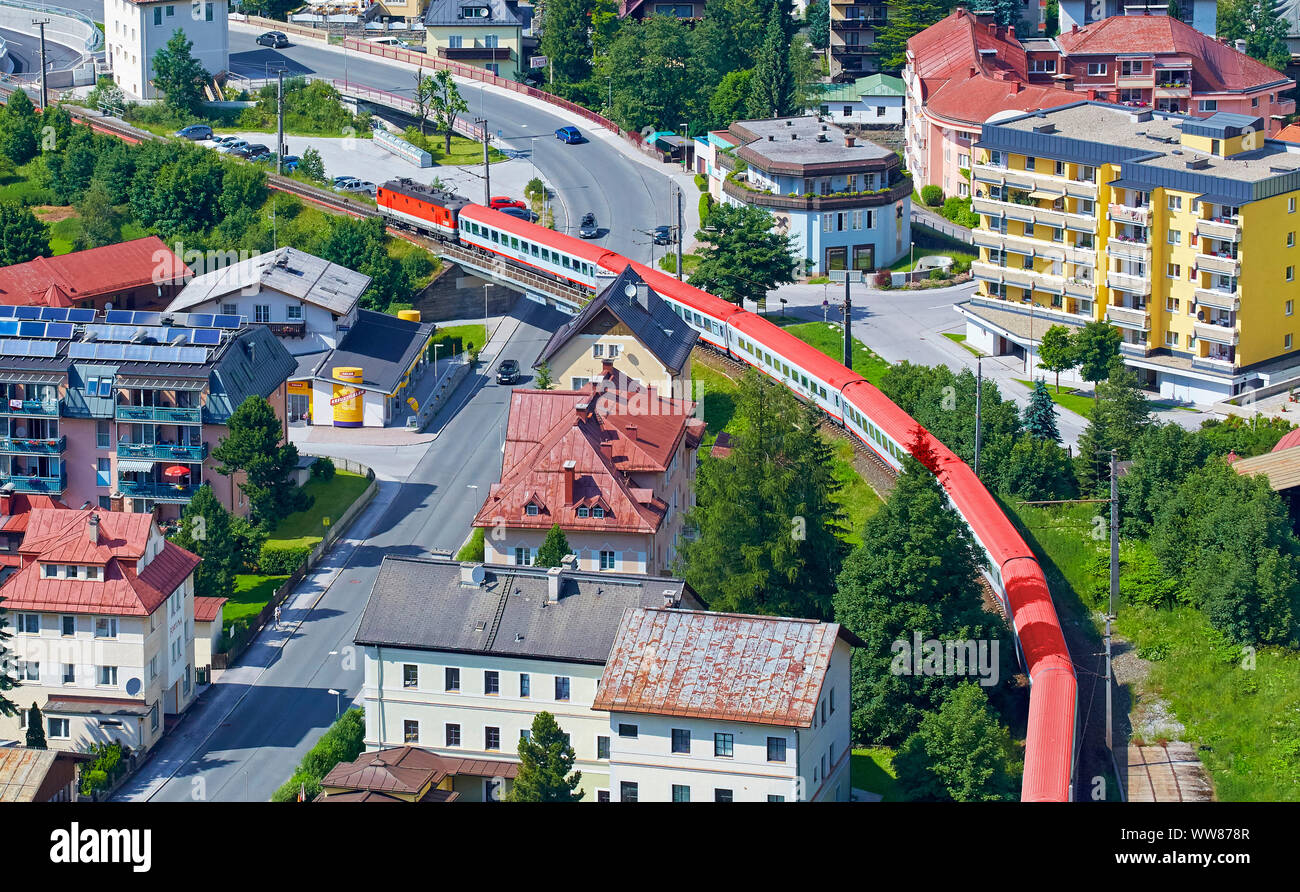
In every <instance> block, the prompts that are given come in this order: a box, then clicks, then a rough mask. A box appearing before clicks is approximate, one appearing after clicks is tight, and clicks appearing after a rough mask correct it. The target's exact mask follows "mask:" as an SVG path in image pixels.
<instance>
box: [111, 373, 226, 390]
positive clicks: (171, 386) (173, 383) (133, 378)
mask: <svg viewBox="0 0 1300 892" xmlns="http://www.w3.org/2000/svg"><path fill="white" fill-rule="evenodd" d="M207 383H208V379H207V377H206V376H205V377H203V378H162V377H159V376H157V375H118V376H117V386H118V387H139V388H143V389H144V390H202V389H203V388H204V387H206V386H207Z"/></svg>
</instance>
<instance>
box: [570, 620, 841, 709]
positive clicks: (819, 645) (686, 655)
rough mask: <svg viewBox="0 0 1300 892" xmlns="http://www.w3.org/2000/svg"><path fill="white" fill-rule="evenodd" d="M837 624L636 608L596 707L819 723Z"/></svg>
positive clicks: (602, 682)
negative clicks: (816, 713)
mask: <svg viewBox="0 0 1300 892" xmlns="http://www.w3.org/2000/svg"><path fill="white" fill-rule="evenodd" d="M837 637H838V638H843V639H844V640H845V641H847V642H848V643H849V644H850V645H853V646H861V644H862V642H861V641H860V640H859V639H858V638H857V637H856V636H854V635H853V634H852V633H851V632H848V631H847V630H845V629H842V628H841V627H840V626H839V624H838V623H823V622H819V621H817V620H810V619H786V618H781V617H773V616H749V615H745V614H737V613H710V612H705V611H697V610H679V609H669V608H645V607H638V608H629V609H627V610H625V611H624V612H623V620H622V623H621V624H620V625H619V629H618V634H617V636H616V637H615V639H614V647H613V649H612V650H611V651H610V655H609V660H608V661H607V662H606V664H605V674H604V675H603V676H602V677H601V680H600V688H599V692H598V693H597V695H596V701H595V702H594V703H593V704H592V709H600V710H606V711H610V712H639V713H647V714H653V715H679V716H691V717H694V718H709V719H720V720H725V721H732V722H752V723H755V724H762V725H785V726H789V727H795V728H807V727H811V725H812V721H813V713H814V711H815V710H816V708H817V701H818V698H819V697H820V696H821V690H822V684H823V683H824V682H825V680H826V672H827V670H828V669H829V667H830V660H831V652H832V650H833V649H834V647H835V640H836V638H837Z"/></svg>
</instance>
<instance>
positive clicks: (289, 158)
mask: <svg viewBox="0 0 1300 892" xmlns="http://www.w3.org/2000/svg"><path fill="white" fill-rule="evenodd" d="M267 160H269V161H270V162H271V163H272V164H274V163H275V154H274V153H272V155H271V157H270V158H269V159H267ZM300 161H302V159H301V158H299V157H298V156H297V155H285V156H284V157H283V158H281V159H280V169H281V170H295V169H297V167H298V163H299V162H300Z"/></svg>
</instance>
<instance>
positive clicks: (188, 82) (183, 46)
mask: <svg viewBox="0 0 1300 892" xmlns="http://www.w3.org/2000/svg"><path fill="white" fill-rule="evenodd" d="M193 49H194V43H193V42H192V41H191V40H190V39H189V38H188V37H186V36H185V32H184V31H182V30H181V29H180V28H177V29H176V33H174V34H172V36H171V38H170V39H169V40H168V41H167V45H166V46H164V47H163V48H162V49H160V50H159V51H158V52H156V53H154V56H153V83H154V86H155V87H157V88H158V89H159V90H162V92H163V100H164V101H165V102H166V103H167V106H168V108H170V109H172V110H173V111H175V112H177V113H178V114H186V115H192V114H195V113H197V111H198V109H199V105H200V104H201V103H202V102H203V85H204V84H205V83H206V82H207V81H209V80H211V75H209V74H208V72H206V71H204V70H203V66H202V65H200V64H199V61H198V59H195V58H194V54H193V52H192V51H193Z"/></svg>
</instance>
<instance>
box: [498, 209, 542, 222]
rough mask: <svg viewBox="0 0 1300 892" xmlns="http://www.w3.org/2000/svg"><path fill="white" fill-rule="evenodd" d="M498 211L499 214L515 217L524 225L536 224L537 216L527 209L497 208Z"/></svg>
mask: <svg viewBox="0 0 1300 892" xmlns="http://www.w3.org/2000/svg"><path fill="white" fill-rule="evenodd" d="M498 210H500V211H501V213H503V214H506V215H508V216H511V217H517V218H518V219H520V220H523V221H524V222H526V223H536V222H537V215H536V214H535V213H533V212H532V211H530V210H529V209H528V208H498Z"/></svg>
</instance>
